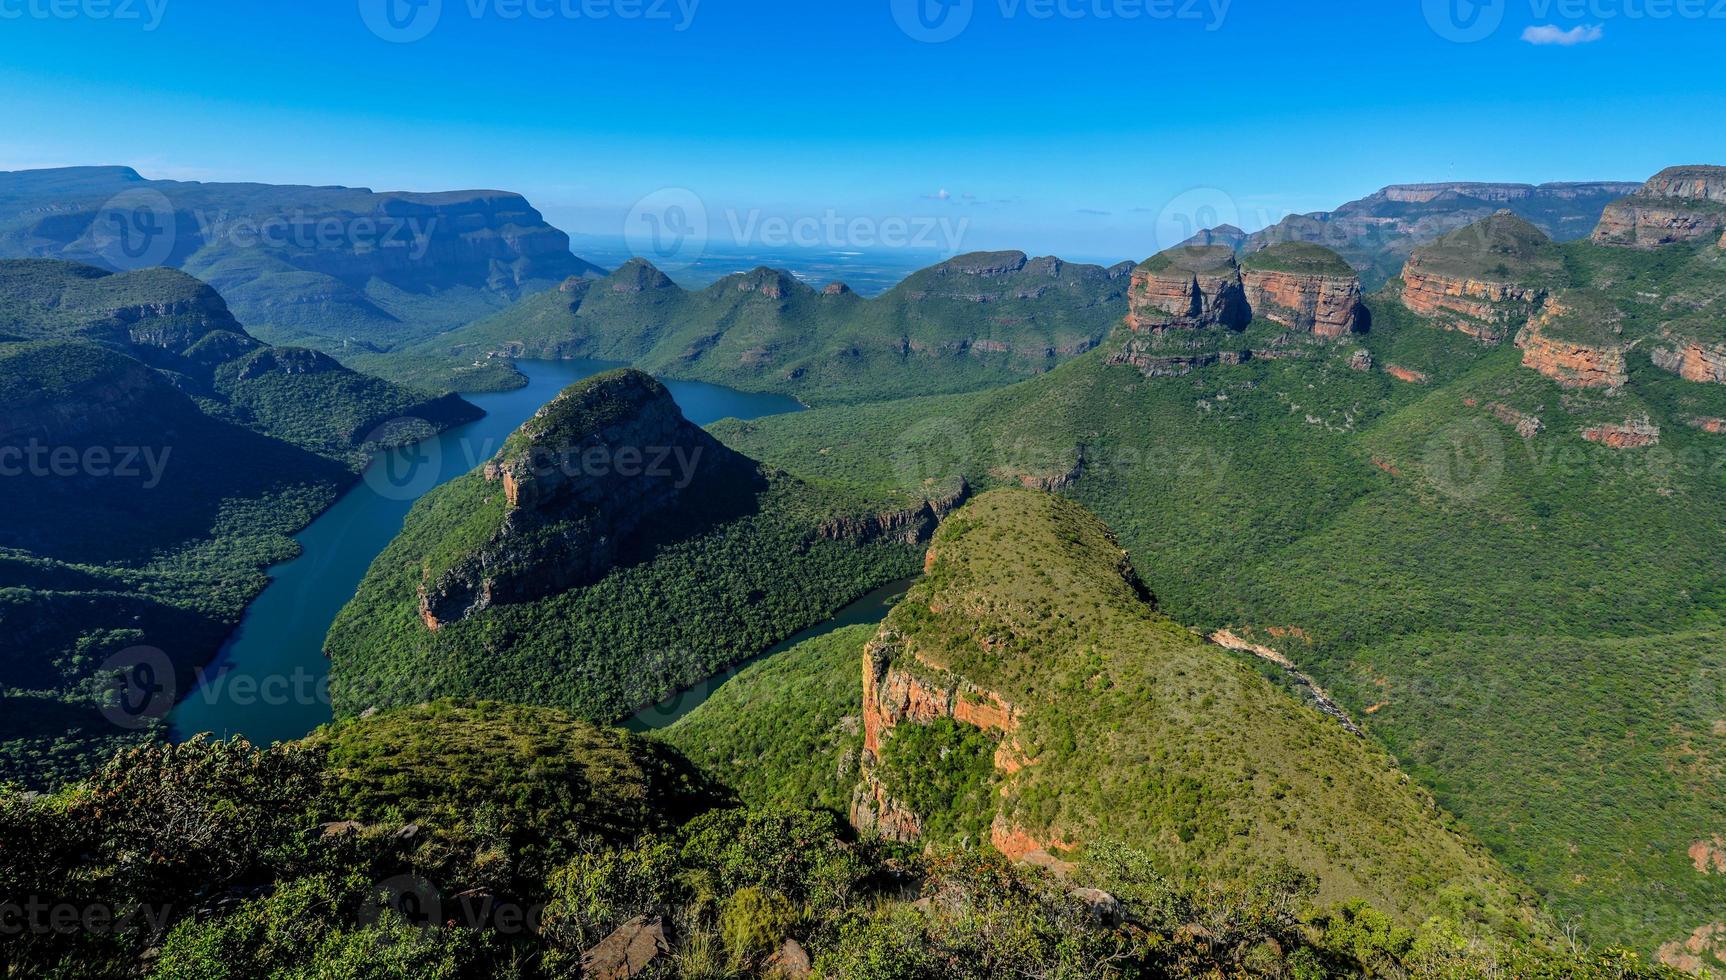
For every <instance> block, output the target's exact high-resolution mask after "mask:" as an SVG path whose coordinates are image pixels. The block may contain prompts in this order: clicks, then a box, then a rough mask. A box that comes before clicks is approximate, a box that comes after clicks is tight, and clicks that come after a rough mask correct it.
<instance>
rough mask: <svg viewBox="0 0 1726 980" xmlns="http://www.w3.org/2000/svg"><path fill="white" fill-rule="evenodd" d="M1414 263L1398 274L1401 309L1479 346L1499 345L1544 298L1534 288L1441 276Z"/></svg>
mask: <svg viewBox="0 0 1726 980" xmlns="http://www.w3.org/2000/svg"><path fill="white" fill-rule="evenodd" d="M1418 263H1419V253H1418V252H1417V253H1416V254H1415V258H1411V259H1410V260H1409V263H1408V265H1407V266H1406V267H1405V268H1404V269H1403V272H1402V282H1403V288H1402V305H1403V306H1405V307H1407V308H1408V311H1409V312H1410V313H1413V314H1415V315H1416V316H1422V317H1425V318H1427V319H1429V320H1432V321H1434V322H1436V323H1437V324H1438V325H1439V326H1441V327H1444V328H1446V329H1449V330H1456V331H1459V332H1461V333H1465V334H1467V335H1468V336H1470V337H1473V338H1474V339H1476V340H1479V341H1480V342H1482V343H1487V344H1498V343H1502V342H1503V341H1504V340H1505V338H1507V337H1509V336H1510V335H1511V334H1512V333H1514V332H1515V331H1516V329H1517V328H1518V327H1519V326H1521V325H1522V324H1523V323H1525V322H1527V320H1528V317H1529V315H1530V314H1531V313H1533V312H1534V308H1535V306H1536V305H1537V304H1539V303H1540V302H1541V301H1542V300H1544V299H1545V298H1546V290H1544V289H1541V288H1539V287H1530V286H1523V285H1518V284H1516V283H1511V282H1490V281H1485V280H1479V279H1469V278H1462V277H1458V276H1451V275H1445V274H1443V273H1438V272H1432V271H1428V270H1426V269H1423V268H1421V267H1420V265H1419V264H1418Z"/></svg>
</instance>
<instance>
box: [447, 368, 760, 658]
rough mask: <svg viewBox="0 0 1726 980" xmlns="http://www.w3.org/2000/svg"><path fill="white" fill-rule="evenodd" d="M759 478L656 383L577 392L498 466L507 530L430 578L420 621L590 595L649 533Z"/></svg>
mask: <svg viewBox="0 0 1726 980" xmlns="http://www.w3.org/2000/svg"><path fill="white" fill-rule="evenodd" d="M756 471H757V467H756V465H755V463H754V462H753V461H751V460H749V459H748V458H747V457H744V456H741V455H739V454H737V453H735V452H733V451H732V450H730V449H727V448H726V447H725V446H724V445H723V444H721V443H720V442H719V441H718V440H716V439H714V438H713V437H712V436H710V435H708V434H707V433H706V432H705V431H703V430H702V429H701V428H699V427H698V426H696V425H694V424H692V423H690V422H689V421H688V420H686V419H685V418H684V417H683V413H682V412H680V411H679V410H678V408H677V404H676V402H674V401H673V400H672V397H671V393H670V392H669V391H667V390H666V389H665V386H664V385H662V384H660V383H659V382H657V381H655V380H654V379H653V378H651V377H649V376H648V375H646V374H643V373H641V372H639V371H633V370H621V371H613V372H610V373H607V374H602V375H599V376H598V377H595V378H591V379H589V380H587V381H584V382H581V383H579V384H576V385H573V386H571V387H570V388H569V389H567V390H565V391H564V392H563V394H561V395H559V396H558V397H557V398H555V399H553V400H552V401H551V402H550V403H549V404H547V405H546V406H545V407H544V408H542V409H540V410H539V412H538V413H537V414H536V415H534V417H533V418H532V419H529V420H528V421H527V423H525V424H524V425H523V426H522V427H521V429H520V430H518V431H517V433H516V434H515V435H514V436H512V437H511V438H510V440H509V441H508V442H507V443H506V444H505V445H504V448H503V449H502V450H501V451H500V452H499V453H498V455H497V457H496V458H495V459H493V460H492V461H491V462H490V463H487V464H486V466H485V470H484V478H485V480H486V481H487V482H488V483H492V484H496V485H497V487H498V489H499V490H500V491H501V493H502V497H503V508H502V517H501V520H499V522H498V525H497V527H496V528H495V529H494V530H493V531H492V532H491V534H490V536H489V538H488V539H487V540H486V541H485V543H484V544H483V545H481V546H480V547H478V548H476V549H473V550H472V551H470V552H469V553H468V554H466V555H464V556H463V557H461V558H459V559H457V560H456V561H455V562H454V563H453V564H452V565H451V566H450V567H449V568H447V569H445V570H443V571H441V572H438V573H435V574H434V573H433V572H432V571H431V569H429V568H428V569H427V570H426V576H425V580H424V581H422V583H421V585H420V590H419V598H420V618H421V620H422V621H423V622H424V623H425V624H426V626H427V627H428V628H430V629H432V630H434V631H435V630H437V629H440V628H441V627H442V626H443V625H444V624H446V623H449V622H453V621H456V620H460V619H463V618H466V617H468V616H471V615H473V614H475V613H477V612H480V611H482V610H485V609H487V608H490V607H492V606H494V605H500V604H511V603H520V602H530V601H533V600H535V599H540V598H544V597H546V596H549V595H555V594H557V593H559V592H564V591H567V590H569V589H573V588H577V587H579V586H582V585H586V584H590V583H592V582H594V581H596V580H598V579H599V578H600V577H602V576H603V575H604V574H605V573H606V572H607V571H609V570H610V569H611V568H612V567H613V565H614V564H615V563H616V562H617V559H618V556H619V550H620V548H621V547H622V546H623V545H624V544H625V543H626V542H627V541H628V539H629V538H630V536H631V535H632V534H634V533H635V532H636V531H637V530H638V529H640V528H641V527H643V526H644V525H645V524H646V523H647V522H649V521H651V520H653V519H654V518H656V517H659V516H662V515H664V514H666V513H667V512H668V511H671V510H673V509H675V508H677V507H679V505H680V504H683V503H684V502H685V500H686V498H688V497H690V496H691V495H699V494H705V493H710V492H712V490H713V489H714V487H715V486H716V485H721V484H725V483H730V482H732V481H735V480H738V479H742V480H749V479H752V478H753V477H754V476H755V474H756Z"/></svg>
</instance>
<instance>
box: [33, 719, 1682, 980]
mask: <svg viewBox="0 0 1726 980" xmlns="http://www.w3.org/2000/svg"><path fill="white" fill-rule="evenodd" d="M187 828H197V830H198V833H196V834H193V833H188V832H187ZM0 836H3V837H4V838H5V840H7V842H8V844H9V845H10V846H9V847H8V849H7V851H6V857H5V858H4V859H0V893H3V894H6V895H8V896H14V895H17V896H31V897H32V898H33V899H34V901H33V902H30V903H28V904H26V903H19V904H18V905H17V906H13V907H9V908H14V909H15V911H16V915H15V917H14V921H15V922H18V923H20V924H21V925H23V926H25V927H26V928H22V929H20V930H19V932H18V933H16V934H15V935H14V936H13V937H11V938H10V939H9V941H8V944H7V947H6V959H5V961H4V964H3V965H0V972H3V973H4V974H5V975H6V976H9V977H13V976H15V977H38V976H54V977H63V978H67V980H84V978H101V980H110V978H114V977H140V978H146V977H147V978H151V980H187V978H203V980H209V978H220V980H227V978H233V980H242V978H244V980H249V978H253V977H265V976H270V977H375V978H379V980H407V978H414V980H420V978H426V977H442V978H452V980H454V978H481V977H511V978H518V980H539V978H548V980H549V978H559V977H575V976H594V975H611V974H612V971H613V970H619V969H621V970H622V972H621V973H620V974H618V975H632V974H633V975H636V976H656V977H668V978H729V977H737V978H743V977H758V976H773V975H776V973H775V969H776V967H779V966H783V965H784V964H785V963H786V962H787V959H786V958H787V957H790V958H792V961H793V962H795V961H798V960H801V961H803V962H804V963H809V961H812V966H813V968H814V975H816V976H819V977H823V978H833V980H933V978H937V977H939V978H952V980H989V978H997V977H1005V976H1048V977H1061V978H1069V977H1070V978H1074V980H1077V978H1080V977H1083V978H1087V980H1128V978H1134V977H1146V976H1158V977H1170V978H1175V980H1185V978H1200V977H1216V976H1244V975H1251V976H1294V977H1320V976H1387V977H1388V976H1396V977H1410V978H1415V980H1475V978H1480V980H1485V978H1488V977H1498V976H1516V977H1526V978H1533V980H1546V978H1550V980H1558V978H1561V977H1562V978H1571V980H1643V978H1649V980H1655V978H1665V977H1672V976H1676V975H1674V974H1669V973H1662V972H1657V971H1652V970H1647V969H1641V968H1638V967H1637V966H1636V965H1635V964H1634V962H1633V961H1632V959H1631V958H1630V957H1629V956H1628V954H1626V953H1624V952H1622V951H1617V950H1580V949H1559V948H1554V947H1553V946H1552V945H1548V944H1546V943H1544V942H1538V941H1537V942H1516V941H1507V940H1504V939H1501V938H1495V937H1493V936H1491V935H1490V934H1482V935H1478V936H1474V937H1472V938H1471V937H1469V936H1468V934H1467V932H1466V930H1465V929H1464V927H1461V926H1458V925H1455V924H1454V923H1450V922H1445V921H1440V920H1434V921H1432V922H1430V923H1427V924H1425V925H1423V926H1422V927H1421V928H1420V929H1419V930H1412V929H1403V928H1399V927H1397V926H1396V925H1395V924H1394V923H1392V922H1391V921H1390V920H1389V919H1388V918H1387V917H1385V916H1384V915H1383V914H1382V913H1380V912H1378V911H1377V910H1374V909H1372V908H1370V907H1367V906H1365V905H1360V904H1350V905H1345V906H1333V905H1326V904H1321V903H1320V902H1318V901H1317V900H1316V899H1315V895H1314V892H1313V886H1312V883H1311V881H1310V880H1308V879H1305V878H1303V877H1302V876H1300V875H1299V874H1296V873H1293V872H1292V871H1288V870H1277V869H1267V871H1266V872H1265V873H1263V874H1261V875H1259V876H1256V877H1255V878H1253V879H1252V880H1251V881H1249V882H1245V883H1242V884H1241V885H1240V886H1238V887H1233V888H1229V889H1221V890H1214V891H1212V890H1193V889H1186V888H1182V887H1180V886H1178V885H1176V884H1173V883H1171V882H1169V881H1167V880H1166V879H1164V878H1162V877H1161V876H1160V875H1158V874H1157V873H1156V871H1155V870H1154V868H1153V867H1152V866H1151V865H1150V864H1149V863H1148V862H1147V860H1146V857H1145V855H1143V854H1141V853H1139V852H1136V851H1133V850H1131V849H1128V848H1122V847H1108V848H1098V849H1097V853H1096V854H1095V855H1093V856H1092V858H1091V859H1089V860H1087V861H1086V862H1085V863H1084V864H1083V865H1080V866H1075V867H1074V868H1073V869H1071V870H1070V871H1069V872H1067V873H1066V875H1065V876H1064V877H1059V878H1057V877H1054V876H1051V875H1048V874H1045V873H1041V872H1038V871H1036V870H1034V869H1027V868H1014V867H1012V866H1009V865H1008V864H1006V863H1005V862H1003V861H1001V860H1000V859H998V858H994V857H990V856H986V855H984V854H980V853H977V852H967V851H959V852H946V851H941V852H929V853H921V852H917V851H912V850H907V849H898V848H892V847H888V846H884V845H883V844H882V843H881V842H879V841H875V840H870V839H858V838H856V837H855V836H854V835H852V834H851V833H849V832H848V830H847V829H846V828H845V826H844V824H843V823H842V821H841V820H840V819H839V818H838V817H837V816H836V815H835V814H833V813H831V812H828V811H817V810H803V809H792V808H785V807H765V806H761V807H752V808H748V809H731V808H727V804H726V802H725V800H724V788H723V787H718V786H713V785H711V784H707V783H704V782H703V781H702V780H701V779H700V778H699V777H698V776H696V775H695V774H693V773H692V772H691V771H690V770H689V768H688V765H687V763H686V762H685V761H684V760H683V759H682V758H681V757H680V756H678V755H677V753H675V752H673V751H671V750H669V749H665V748H663V747H660V746H657V745H655V744H654V743H652V742H650V741H647V740H644V739H640V738H637V737H634V736H631V735H628V734H625V733H622V732H616V731H611V730H606V729H602V728H597V727H595V726H593V725H590V724H587V723H584V722H580V721H577V720H574V719H571V718H568V717H567V716H563V715H560V714H558V713H557V712H553V711H547V710H543V709H532V708H522V707H517V706H510V705H501V704H488V703H483V702H462V703H454V702H439V703H433V704H427V705H421V706H416V707H413V708H408V709H404V710H403V711H400V712H394V713H385V714H382V715H379V716H376V717H373V718H369V719H365V720H360V721H351V722H343V723H339V724H337V725H335V726H332V727H329V728H326V729H324V730H321V731H319V732H317V733H315V734H314V735H313V736H312V737H311V738H309V739H307V740H305V741H303V742H300V743H290V744H283V745H278V746H275V747H273V748H270V749H266V750H257V749H253V748H252V747H250V746H248V745H245V744H244V743H243V742H237V743H219V742H218V743H212V742H205V741H195V742H192V743H189V744H186V745H181V746H172V747H170V746H151V747H147V748H140V749H136V750H133V751H130V752H127V753H123V754H120V755H118V756H116V757H114V759H113V760H112V761H111V762H110V763H109V764H108V765H107V766H105V767H103V768H101V769H100V770H99V771H97V772H95V773H93V774H92V775H91V776H90V778H89V779H88V780H87V781H86V782H84V783H81V784H80V785H78V786H76V787H69V788H68V789H66V790H65V791H64V792H61V793H59V794H56V795H53V796H45V797H37V796H27V795H24V794H20V793H18V792H16V791H14V790H12V789H9V788H6V787H3V786H0ZM1084 889H1091V890H1084ZM1098 889H1107V891H1101V890H1098ZM55 908H75V909H78V910H79V911H80V914H81V916H84V915H88V916H97V915H100V916H102V918H101V920H100V921H101V922H102V925H101V926H100V927H93V928H79V929H63V928H52V927H50V926H51V923H53V922H54V921H57V920H55V919H53V918H52V917H51V913H49V912H46V911H43V910H51V909H55ZM90 910H96V911H90ZM83 921H93V920H83ZM643 935H645V936H646V939H645V941H644V942H641V943H639V944H637V945H636V946H635V947H634V950H633V954H634V957H635V958H634V961H633V962H634V965H633V966H631V967H628V968H623V967H620V966H619V965H618V964H619V961H618V959H617V957H618V956H619V954H620V953H621V952H622V947H624V946H626V945H629V944H628V943H627V940H628V939H629V938H630V937H641V936H643ZM777 975H783V974H777Z"/></svg>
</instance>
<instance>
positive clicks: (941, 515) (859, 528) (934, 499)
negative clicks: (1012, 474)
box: [815, 478, 971, 544]
mask: <svg viewBox="0 0 1726 980" xmlns="http://www.w3.org/2000/svg"><path fill="white" fill-rule="evenodd" d="M970 497H971V486H970V484H968V483H966V482H965V480H964V478H960V480H959V485H958V488H957V489H956V490H953V491H952V492H950V493H942V494H936V495H934V496H931V497H929V498H928V499H926V500H924V501H923V502H922V503H921V504H918V505H916V506H913V507H907V508H905V509H903V510H893V511H885V512H882V513H879V514H871V515H868V516H865V517H836V518H834V519H832V520H830V521H827V522H826V523H824V524H822V525H821V526H820V527H819V528H817V529H816V532H815V535H816V537H818V538H820V539H822V540H826V541H852V542H856V543H858V544H868V543H870V542H874V541H883V540H890V541H902V542H904V543H905V544H922V543H923V542H926V541H928V540H929V539H930V537H932V536H933V535H934V533H935V529H936V528H938V527H940V526H941V522H942V521H944V520H946V519H947V515H948V514H951V513H952V512H953V511H955V510H958V509H959V507H961V506H962V505H963V504H964V503H965V501H966V500H968V499H970Z"/></svg>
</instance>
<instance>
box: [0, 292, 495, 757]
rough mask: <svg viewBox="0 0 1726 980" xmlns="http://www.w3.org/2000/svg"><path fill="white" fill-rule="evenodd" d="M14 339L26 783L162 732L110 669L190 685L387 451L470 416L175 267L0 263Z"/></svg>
mask: <svg viewBox="0 0 1726 980" xmlns="http://www.w3.org/2000/svg"><path fill="white" fill-rule="evenodd" d="M0 336H8V337H12V338H14V339H13V340H12V341H10V342H5V343H0V472H3V474H4V475H3V477H0V507H3V509H4V512H5V514H6V517H7V519H6V520H5V522H4V524H3V526H0V624H4V628H5V632H7V633H8V634H9V635H10V636H13V637H16V638H18V639H19V640H20V641H21V642H20V643H17V644H14V645H12V646H11V647H10V648H8V650H7V651H5V652H4V653H3V654H0V685H3V686H4V688H5V696H6V708H7V710H6V711H5V712H4V715H5V717H4V719H3V720H0V758H4V760H5V761H6V777H7V778H11V779H17V780H22V781H27V782H29V783H31V784H32V785H38V784H42V783H50V782H53V781H56V780H60V779H65V778H70V777H73V776H76V775H78V774H81V773H82V772H83V771H85V770H86V769H87V768H88V766H89V765H90V764H91V763H93V762H94V761H95V760H97V759H99V758H101V757H103V756H106V755H107V754H108V753H109V752H110V751H111V749H112V747H113V746H114V745H115V744H119V743H128V744H129V743H132V742H135V741H137V740H139V739H142V738H148V737H152V736H153V735H155V734H158V729H159V727H160V723H159V722H158V721H155V720H153V719H152V718H150V717H144V718H127V719H125V721H126V724H123V725H116V724H115V723H113V722H112V721H110V720H108V719H107V718H105V717H104V716H103V715H102V714H101V712H100V710H99V707H100V705H102V704H103V702H104V699H106V698H109V696H110V692H109V691H108V690H107V688H108V687H109V686H110V682H111V681H112V679H113V677H114V676H116V673H117V672H116V671H114V670H110V669H108V668H105V667H104V666H103V665H104V664H105V663H108V662H109V661H110V658H111V657H115V656H117V655H126V656H132V654H129V653H128V651H133V652H135V651H137V650H138V649H140V648H147V649H151V650H157V651H161V654H160V656H161V657H163V658H165V662H166V663H167V664H171V665H172V668H173V672H174V674H175V677H174V678H173V680H174V681H175V682H176V683H175V685H174V688H173V689H174V690H178V691H185V690H188V689H189V684H190V683H191V681H192V678H193V671H194V669H195V668H196V667H198V666H200V665H202V664H203V663H205V662H207V661H208V659H209V658H210V657H211V656H212V655H213V654H214V653H215V651H216V650H217V649H218V648H219V647H220V646H221V643H222V641H223V639H224V638H225V637H226V636H227V635H228V633H229V632H230V631H231V630H232V629H233V627H234V625H235V624H236V623H237V622H238V621H239V619H240V616H241V614H242V613H243V611H244V609H245V606H246V603H248V602H250V601H251V599H252V598H254V597H255V596H256V595H257V594H258V592H259V591H260V590H262V588H263V587H264V584H265V582H266V578H265V575H264V569H265V568H266V567H267V566H269V565H271V564H274V563H276V562H279V561H283V560H286V559H288V558H292V557H294V556H295V555H296V554H297V553H298V548H297V546H296V545H295V544H294V543H293V541H291V540H290V536H291V535H292V534H294V533H296V532H297V531H299V530H300V529H301V528H303V527H304V526H305V525H306V524H307V523H309V522H310V521H311V520H312V518H313V517H315V516H316V515H317V514H318V513H319V512H320V511H322V510H323V509H324V508H325V507H327V506H329V504H330V503H331V502H333V501H334V499H335V498H336V495H337V494H338V492H339V491H340V490H341V488H343V487H344V486H346V485H347V484H349V483H351V482H352V481H353V479H354V473H355V471H356V470H357V469H358V468H359V467H360V466H361V465H363V464H364V462H365V461H366V460H367V459H368V458H369V454H370V452H371V451H372V450H373V449H376V448H378V447H379V446H382V445H391V444H395V443H398V442H401V441H403V440H405V439H411V438H417V437H423V436H426V435H430V434H432V433H434V432H436V431H438V430H439V429H442V428H444V427H447V426H450V425H454V424H457V423H460V422H464V421H468V420H470V419H472V418H474V417H475V416H476V415H477V410H476V409H474V408H473V406H471V405H469V404H467V403H466V402H464V401H462V400H461V399H459V398H456V397H454V396H446V397H442V398H431V397H429V396H427V395H425V394H422V393H419V392H415V391H412V390H409V389H406V388H403V387H401V386H399V385H396V384H393V383H390V382H386V381H383V380H380V379H378V378H372V377H367V376H365V375H361V374H358V373H355V372H353V371H350V370H348V369H347V368H344V367H342V366H341V365H339V364H337V363H336V362H335V361H334V360H332V359H331V358H329V357H328V356H326V355H323V354H319V353H316V352H314V351H310V350H304V349H292V348H280V347H270V346H267V345H265V344H262V343H260V342H259V341H257V340H256V339H254V338H253V337H251V336H250V335H248V334H247V333H246V332H245V331H244V330H242V329H241V328H240V326H239V324H238V323H236V322H235V320H234V318H233V317H232V316H231V315H230V313H229V311H228V307H227V305H226V304H225V303H224V302H223V300H222V298H221V297H220V296H218V295H217V294H216V293H215V291H214V290H212V289H210V287H209V286H207V285H205V284H204V283H201V282H199V281H198V280H196V279H193V278H191V277H190V276H187V275H185V274H184V273H181V272H176V271H173V270H170V269H146V270H141V271H136V272H124V273H110V272H106V271H103V270H101V269H96V268H93V267H91V266H85V265H79V264H76V263H71V262H60V261H54V260H47V259H28V260H13V261H0ZM407 418H412V419H414V420H415V421H414V422H412V423H410V424H407V425H396V426H391V427H389V428H388V429H387V431H386V437H384V438H380V437H379V436H378V435H375V434H373V433H374V432H375V431H376V430H378V429H379V427H380V426H383V424H384V423H386V422H389V421H392V420H404V419H407ZM134 659H135V658H134ZM153 662H154V661H152V663H153ZM133 722H140V723H141V728H142V730H138V729H137V728H136V727H134V726H133V724H132V723H133Z"/></svg>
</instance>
